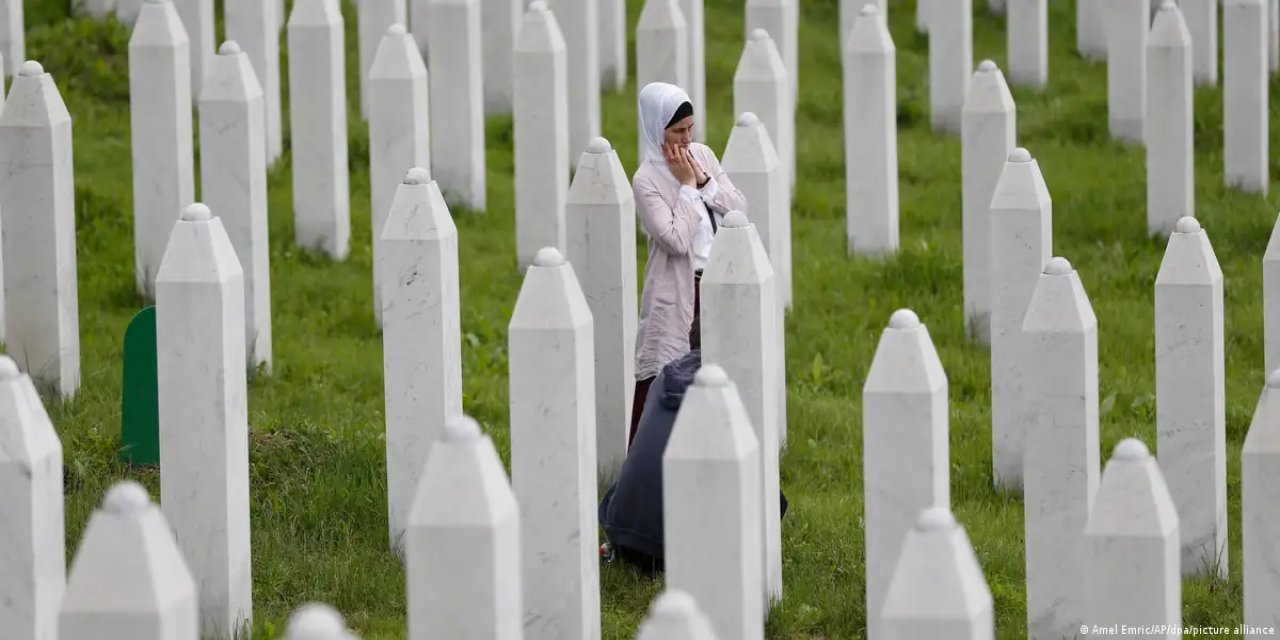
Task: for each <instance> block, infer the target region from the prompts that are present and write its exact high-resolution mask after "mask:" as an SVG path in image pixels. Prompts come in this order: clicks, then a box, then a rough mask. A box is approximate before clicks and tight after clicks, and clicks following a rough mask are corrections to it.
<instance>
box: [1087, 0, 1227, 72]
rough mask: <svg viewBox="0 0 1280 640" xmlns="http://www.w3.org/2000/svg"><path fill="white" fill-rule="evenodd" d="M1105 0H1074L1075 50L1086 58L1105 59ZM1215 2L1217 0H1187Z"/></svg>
mask: <svg viewBox="0 0 1280 640" xmlns="http://www.w3.org/2000/svg"><path fill="white" fill-rule="evenodd" d="M1104 1H1105V0H1076V51H1077V52H1079V53H1080V55H1081V56H1084V58H1085V59H1087V60H1095V61H1096V60H1106V58H1107V27H1106V24H1105V23H1104V20H1105V19H1106V16H1107V9H1105V8H1104V7H1103V6H1102V3H1103V2H1104ZM1189 1H1192V2H1216V1H1217V0H1189Z"/></svg>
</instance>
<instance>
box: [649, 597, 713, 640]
mask: <svg viewBox="0 0 1280 640" xmlns="http://www.w3.org/2000/svg"><path fill="white" fill-rule="evenodd" d="M636 640H716V632H715V631H713V630H712V628H711V621H710V620H708V619H707V616H706V614H704V613H702V610H701V609H699V608H698V603H697V602H695V601H694V599H693V596H690V595H689V594H687V593H685V592H683V591H680V590H678V589H668V590H667V591H664V592H662V593H661V594H659V595H658V597H657V598H654V600H653V604H652V605H651V606H650V607H649V615H648V617H646V618H645V619H644V622H642V623H640V630H639V632H638V633H637V635H636Z"/></svg>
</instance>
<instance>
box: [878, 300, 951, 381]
mask: <svg viewBox="0 0 1280 640" xmlns="http://www.w3.org/2000/svg"><path fill="white" fill-rule="evenodd" d="M946 384H947V374H946V372H945V371H944V370H943V368H942V360H941V359H939V358H938V351H937V349H935V348H934V346H933V340H931V339H930V338H929V329H928V328H927V327H925V326H924V324H922V323H921V322H920V318H919V316H917V315H916V313H915V312H914V311H912V310H910V309H899V310H897V311H895V312H894V313H893V315H892V316H890V317H889V327H888V328H887V329H885V330H884V333H883V334H882V335H881V337H880V344H879V345H878V346H877V347H876V353H875V356H874V357H873V358H872V359H871V367H870V368H869V369H868V370H867V381H866V383H865V384H864V385H863V393H873V394H874V393H882V394H895V393H930V392H933V391H935V390H937V389H938V388H940V387H942V386H944V385H946Z"/></svg>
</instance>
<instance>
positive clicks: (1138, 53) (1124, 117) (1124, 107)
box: [1098, 0, 1151, 144]
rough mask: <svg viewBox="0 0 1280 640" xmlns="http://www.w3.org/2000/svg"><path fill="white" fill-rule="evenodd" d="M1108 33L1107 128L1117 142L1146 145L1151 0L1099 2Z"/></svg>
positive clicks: (1105, 0)
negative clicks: (1146, 79) (1144, 137)
mask: <svg viewBox="0 0 1280 640" xmlns="http://www.w3.org/2000/svg"><path fill="white" fill-rule="evenodd" d="M1098 1H1099V2H1100V3H1101V4H1100V6H1101V8H1102V12H1101V18H1102V21H1103V24H1104V25H1105V27H1104V28H1105V29H1106V31H1107V127H1108V130H1109V131H1110V132H1111V137H1112V138H1113V139H1115V140H1120V141H1123V142H1127V143H1131V144H1142V142H1143V135H1144V134H1143V132H1144V130H1145V129H1144V127H1143V119H1144V117H1145V116H1146V111H1147V83H1146V81H1145V78H1146V73H1147V32H1148V29H1149V28H1150V25H1151V13H1150V9H1149V6H1148V0H1098Z"/></svg>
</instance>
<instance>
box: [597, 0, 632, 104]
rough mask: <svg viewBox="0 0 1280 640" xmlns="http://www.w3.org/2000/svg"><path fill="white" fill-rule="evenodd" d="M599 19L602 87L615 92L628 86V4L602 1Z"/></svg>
mask: <svg viewBox="0 0 1280 640" xmlns="http://www.w3.org/2000/svg"><path fill="white" fill-rule="evenodd" d="M596 11H597V16H596V17H597V18H599V33H598V34H597V37H598V38H599V43H598V46H599V49H600V85H601V87H608V88H609V89H611V90H613V91H615V92H616V91H622V90H623V89H624V88H626V86H627V3H626V0H601V2H600V4H599V5H597V6H596Z"/></svg>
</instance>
